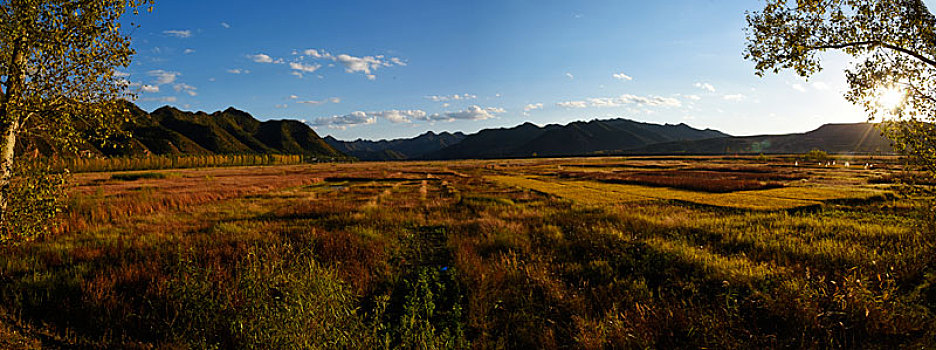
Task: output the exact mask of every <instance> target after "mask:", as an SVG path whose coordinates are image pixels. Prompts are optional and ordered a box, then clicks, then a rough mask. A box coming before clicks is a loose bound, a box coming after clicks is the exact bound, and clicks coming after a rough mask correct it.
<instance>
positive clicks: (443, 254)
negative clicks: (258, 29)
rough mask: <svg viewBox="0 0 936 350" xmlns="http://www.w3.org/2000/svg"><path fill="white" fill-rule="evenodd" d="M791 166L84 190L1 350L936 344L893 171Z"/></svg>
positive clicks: (523, 171)
mask: <svg viewBox="0 0 936 350" xmlns="http://www.w3.org/2000/svg"><path fill="white" fill-rule="evenodd" d="M794 161H795V160H793V159H774V160H772V161H769V162H768V163H767V164H763V163H762V162H759V161H755V159H736V158H726V159H720V158H681V159H678V158H653V159H650V158H629V159H621V158H606V159H602V158H598V159H547V160H510V161H483V162H481V161H466V162H433V163H366V164H341V165H336V164H321V165H290V166H275V167H272V166H271V167H252V168H250V167H244V168H215V169H176V170H171V171H152V172H146V173H139V172H137V173H112V174H111V173H90V174H80V175H78V176H77V180H78V182H79V185H78V186H77V187H76V188H75V189H74V190H73V195H72V199H71V204H70V207H69V210H68V212H67V213H66V214H65V215H63V217H62V218H61V222H60V224H59V225H58V226H57V229H56V232H55V233H54V234H53V235H51V236H48V237H47V238H45V239H44V240H41V241H37V242H31V243H26V244H22V245H19V246H16V247H7V248H4V249H3V250H2V251H0V281H2V283H0V347H3V348H30V347H37V346H40V345H41V346H46V347H71V346H79V347H88V348H113V347H120V348H151V347H158V348H251V347H255V348H295V347H299V348H303V347H306V348H317V347H324V348H366V349H372V348H423V349H428V348H433V349H434V348H569V347H571V348H607V347H619V348H645V347H658V348H701V347H707V348H780V347H793V348H815V347H821V348H826V347H867V348H893V347H915V348H920V347H924V348H925V347H933V346H936V327H934V324H936V317H934V312H936V273H934V263H936V249H934V248H936V246H934V243H936V236H934V235H933V231H932V228H928V227H925V225H923V223H920V222H918V221H916V220H915V219H914V216H913V213H914V207H915V206H917V205H919V204H920V203H922V202H919V201H918V200H917V199H912V198H904V197H902V196H899V195H895V194H894V193H893V191H892V188H893V186H894V184H892V183H890V181H889V180H890V179H894V178H899V177H895V176H893V174H894V170H895V169H896V168H895V167H892V166H890V165H888V164H886V162H885V163H882V164H875V166H874V167H871V166H870V164H869V166H863V165H864V164H865V163H869V162H870V161H866V160H853V162H855V163H860V164H862V166H858V167H849V168H845V167H843V166H841V165H838V166H825V165H821V166H817V165H818V164H814V165H811V166H809V167H806V166H802V167H801V166H794V164H796V163H794ZM880 161H881V160H880V159H879V160H874V162H880ZM713 172H715V173H719V174H726V173H727V174H731V173H736V174H737V175H734V177H731V176H728V177H725V176H722V177H713V176H712V173H713ZM674 174H676V175H674ZM694 174H695V175H694ZM699 174H701V175H699ZM745 174H748V175H745ZM750 174H760V175H750ZM696 175H698V176H696ZM621 179H624V180H626V181H617V180H621ZM660 179H664V180H660ZM674 179H675V180H674ZM700 179H703V180H700ZM705 179H708V180H705ZM711 179H715V180H712V181H709V180H711ZM726 179H727V180H726ZM731 179H735V180H737V181H739V182H741V183H743V185H740V186H736V188H730V189H727V190H726V189H725V188H726V187H731V186H729V185H730V181H731ZM752 181H753V182H752ZM701 182H705V183H703V184H699V183H701ZM766 184H769V185H766ZM712 186H714V187H712ZM709 187H712V188H709ZM716 187H717V188H716Z"/></svg>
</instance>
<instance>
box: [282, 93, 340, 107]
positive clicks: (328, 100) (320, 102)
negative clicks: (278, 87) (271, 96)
mask: <svg viewBox="0 0 936 350" xmlns="http://www.w3.org/2000/svg"><path fill="white" fill-rule="evenodd" d="M289 99H290V100H296V99H299V96H296V95H290V96H289ZM296 103H299V104H307V105H313V106H318V105H323V104H326V103H341V99H340V98H337V97H332V98H326V99H324V100H302V101H296Z"/></svg>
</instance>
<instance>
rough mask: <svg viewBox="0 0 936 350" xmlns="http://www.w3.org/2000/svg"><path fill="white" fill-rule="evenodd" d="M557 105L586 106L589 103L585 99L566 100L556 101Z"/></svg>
mask: <svg viewBox="0 0 936 350" xmlns="http://www.w3.org/2000/svg"><path fill="white" fill-rule="evenodd" d="M556 106H559V107H562V108H586V107H588V103H587V102H585V101H565V102H556Z"/></svg>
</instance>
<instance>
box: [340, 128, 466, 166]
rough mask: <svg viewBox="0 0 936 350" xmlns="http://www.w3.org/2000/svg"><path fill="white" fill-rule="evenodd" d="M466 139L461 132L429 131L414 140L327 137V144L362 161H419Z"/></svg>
mask: <svg viewBox="0 0 936 350" xmlns="http://www.w3.org/2000/svg"><path fill="white" fill-rule="evenodd" d="M464 139H465V134H463V133H461V132H456V133H449V132H441V133H438V134H436V133H435V132H432V131H428V132H426V133H424V134H422V135H419V136H416V137H414V138H409V139H396V140H380V141H369V140H362V139H357V140H355V141H340V140H337V139H335V138H334V137H332V136H331V135H329V136H326V137H325V142H327V143H328V144H329V145H330V146H332V147H334V148H335V149H336V150H338V151H339V152H342V153H344V154H347V155H350V156H352V157H355V158H357V159H361V160H405V159H418V158H420V157H422V156H424V155H426V154H428V153H432V152H435V151H438V150H440V149H443V148H445V147H448V146H451V145H454V144H457V143H459V142H461V141H462V140H464Z"/></svg>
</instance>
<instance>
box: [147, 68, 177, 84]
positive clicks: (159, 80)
mask: <svg viewBox="0 0 936 350" xmlns="http://www.w3.org/2000/svg"><path fill="white" fill-rule="evenodd" d="M146 74H147V75H149V76H151V77H155V78H156V82H155V84H156V85H165V84H172V83H173V82H175V80H176V78H177V77H179V76H180V75H182V74H181V73H179V72H170V71H165V70H162V69H157V70H151V71H149V72H147V73H146Z"/></svg>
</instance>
